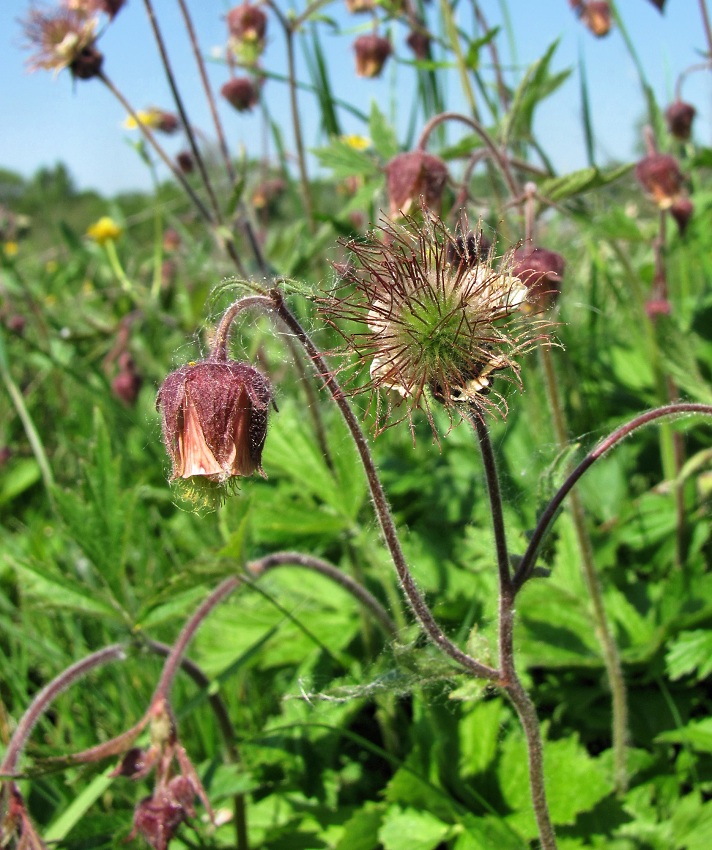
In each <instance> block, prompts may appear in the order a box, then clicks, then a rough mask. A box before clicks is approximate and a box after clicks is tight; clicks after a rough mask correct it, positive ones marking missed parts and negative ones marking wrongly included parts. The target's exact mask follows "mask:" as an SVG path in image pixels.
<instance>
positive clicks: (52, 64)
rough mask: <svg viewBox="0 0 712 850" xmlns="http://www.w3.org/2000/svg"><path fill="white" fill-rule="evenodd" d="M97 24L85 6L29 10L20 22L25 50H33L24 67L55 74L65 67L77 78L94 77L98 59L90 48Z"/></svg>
mask: <svg viewBox="0 0 712 850" xmlns="http://www.w3.org/2000/svg"><path fill="white" fill-rule="evenodd" d="M98 24H99V17H98V15H97V13H96V12H95V11H94V10H90V9H88V8H86V7H77V8H74V7H71V6H68V5H64V6H60V7H58V8H56V9H43V8H39V7H37V8H34V9H30V11H29V13H28V15H27V17H26V18H25V20H24V21H23V29H24V35H25V39H26V44H27V47H28V48H29V49H31V50H33V51H34V52H33V53H32V55H31V56H30V58H29V59H28V61H27V65H28V68H29V69H30V71H37V70H39V69H41V68H43V69H45V70H48V71H54V72H55V73H59V72H60V71H62V70H63V69H64V68H69V69H70V71H71V72H72V74H73V75H74V76H75V77H78V78H79V79H89V78H90V77H92V76H96V74H98V73H99V71H100V70H101V60H102V56H101V53H99V51H98V50H97V49H96V47H95V46H94V43H95V41H96V37H97V27H98Z"/></svg>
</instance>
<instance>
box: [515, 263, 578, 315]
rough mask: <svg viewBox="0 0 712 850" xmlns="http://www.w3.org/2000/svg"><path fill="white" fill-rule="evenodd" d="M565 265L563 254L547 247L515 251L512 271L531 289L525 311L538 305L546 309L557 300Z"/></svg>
mask: <svg viewBox="0 0 712 850" xmlns="http://www.w3.org/2000/svg"><path fill="white" fill-rule="evenodd" d="M565 265H566V263H565V261H564V258H563V257H562V256H561V254H557V253H556V252H555V251H548V250H547V249H546V248H535V247H528V248H518V249H517V250H516V251H515V252H514V264H513V266H512V269H511V273H512V275H513V276H514V277H517V278H519V280H520V281H521V282H522V283H523V284H524V286H526V288H527V289H528V290H529V296H528V298H527V301H526V302H525V303H524V304H523V305H522V310H523V312H525V313H531V312H532V311H533V310H534V309H536V308H537V307H541V308H543V309H546V308H547V307H550V306H551V305H552V304H553V303H554V302H555V301H556V299H557V298H558V297H559V293H560V291H561V280H562V278H563V275H564V267H565Z"/></svg>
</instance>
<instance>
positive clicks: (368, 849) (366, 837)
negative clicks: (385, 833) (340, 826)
mask: <svg viewBox="0 0 712 850" xmlns="http://www.w3.org/2000/svg"><path fill="white" fill-rule="evenodd" d="M385 810H386V807H385V806H384V805H382V804H380V803H366V805H365V806H364V807H363V808H361V809H359V810H358V811H357V812H356V813H355V814H354V815H353V816H352V817H350V818H349V819H348V820H347V821H346V823H345V824H344V837H343V838H342V839H341V840H340V841H339V843H338V844H337V845H336V850H375V848H377V847H378V846H379V842H378V831H379V829H380V828H381V824H382V822H383V813H384V811H385Z"/></svg>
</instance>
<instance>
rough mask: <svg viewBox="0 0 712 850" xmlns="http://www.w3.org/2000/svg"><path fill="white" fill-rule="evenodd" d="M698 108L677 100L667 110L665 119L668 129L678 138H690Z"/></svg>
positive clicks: (682, 139)
mask: <svg viewBox="0 0 712 850" xmlns="http://www.w3.org/2000/svg"><path fill="white" fill-rule="evenodd" d="M696 114H697V110H696V109H695V107H694V106H692V105H691V104H689V103H685V102H684V101H682V100H676V101H675V102H674V103H671V104H670V106H668V108H667V109H666V110H665V119H666V121H667V125H668V130H669V131H670V133H671V135H673V136H674V137H675V138H676V139H680V140H681V141H683V142H685V141H687V140H688V139H689V138H690V133H691V132H692V121H693V119H694V117H695V115H696Z"/></svg>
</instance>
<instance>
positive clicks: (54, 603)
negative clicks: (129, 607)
mask: <svg viewBox="0 0 712 850" xmlns="http://www.w3.org/2000/svg"><path fill="white" fill-rule="evenodd" d="M13 566H14V569H15V571H16V572H17V574H18V578H19V580H20V582H21V587H22V590H23V592H24V593H26V594H27V595H28V596H31V597H33V598H34V599H36V600H37V601H39V602H43V603H45V604H46V605H47V606H48V607H51V608H63V609H65V610H68V611H77V612H79V613H82V614H92V615H94V616H97V617H106V618H107V619H109V620H116V619H118V617H119V614H118V612H117V610H116V609H115V608H114V607H113V605H111V604H109V603H108V602H106V601H104V600H102V599H101V598H99V595H98V592H97V591H96V590H94V589H91V588H89V587H87V586H86V585H83V584H78V583H75V582H72V581H70V580H68V579H63V578H60V577H59V576H55V575H52V574H50V573H49V572H46V571H44V570H41V569H40V568H39V567H30V566H27V565H23V564H19V563H16V564H14V565H13Z"/></svg>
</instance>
